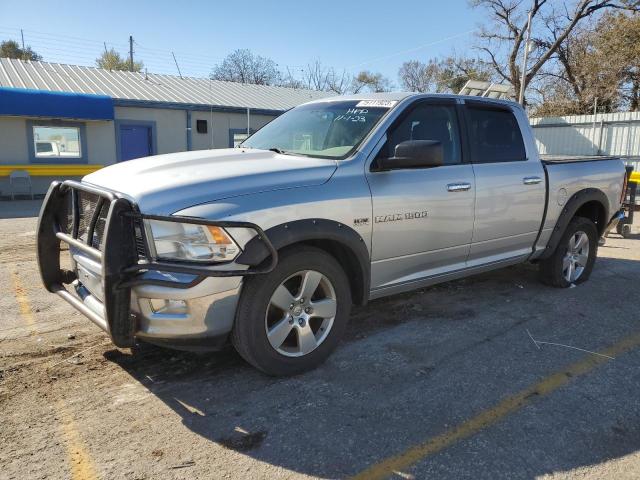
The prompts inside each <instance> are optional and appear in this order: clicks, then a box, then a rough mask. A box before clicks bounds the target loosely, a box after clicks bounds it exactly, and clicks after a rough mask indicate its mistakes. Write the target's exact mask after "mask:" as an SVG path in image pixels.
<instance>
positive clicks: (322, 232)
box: [236, 218, 371, 304]
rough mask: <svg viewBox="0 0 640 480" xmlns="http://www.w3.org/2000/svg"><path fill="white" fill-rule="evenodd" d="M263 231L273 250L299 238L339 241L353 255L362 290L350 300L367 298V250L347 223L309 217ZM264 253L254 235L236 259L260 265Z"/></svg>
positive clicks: (265, 257) (368, 278) (364, 300)
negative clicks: (356, 296) (358, 295)
mask: <svg viewBox="0 0 640 480" xmlns="http://www.w3.org/2000/svg"><path fill="white" fill-rule="evenodd" d="M265 233H266V235H267V237H268V238H269V240H270V241H271V243H272V244H273V246H274V247H275V248H276V249H277V250H280V249H282V248H284V247H286V246H288V245H293V244H295V243H300V242H312V241H323V240H331V241H334V242H337V243H340V244H341V245H343V246H344V247H346V248H347V249H348V250H349V251H350V252H351V253H352V254H353V255H354V257H355V259H356V264H357V267H358V270H359V272H358V274H359V277H360V278H359V280H360V281H361V285H362V294H361V295H360V298H354V302H355V303H357V304H365V303H366V302H367V301H368V299H369V289H370V284H371V259H370V256H369V250H368V249H367V246H366V244H365V242H364V240H363V239H362V237H361V236H360V234H359V233H358V232H356V231H355V230H354V229H352V228H351V227H349V226H347V225H345V224H343V223H339V222H336V221H334V220H327V219H323V218H310V219H305V220H296V221H293V222H288V223H283V224H280V225H276V226H274V227H271V228H269V229H267V231H266V232H265ZM268 255H269V252H268V251H267V250H266V249H265V248H264V245H263V244H262V242H259V241H256V239H255V238H254V239H252V240H251V241H249V242H248V243H247V245H246V246H245V250H244V252H243V253H242V254H241V255H240V256H239V257H238V259H237V260H236V261H237V262H240V263H242V264H245V265H260V264H261V263H263V262H264V261H265V260H266V259H267V258H268Z"/></svg>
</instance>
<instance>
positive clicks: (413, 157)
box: [380, 140, 444, 170]
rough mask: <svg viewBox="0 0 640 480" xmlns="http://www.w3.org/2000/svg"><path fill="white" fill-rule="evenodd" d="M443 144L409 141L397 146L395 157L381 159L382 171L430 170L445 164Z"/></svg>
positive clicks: (430, 141)
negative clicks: (404, 169) (403, 169)
mask: <svg viewBox="0 0 640 480" xmlns="http://www.w3.org/2000/svg"><path fill="white" fill-rule="evenodd" d="M443 158H444V149H443V148H442V142H439V141H437V140H407V141H406V142H400V143H399V144H398V145H396V151H395V152H394V155H393V157H390V158H382V159H380V168H381V169H382V170H397V169H402V168H429V167H439V166H441V165H443V164H444V162H443Z"/></svg>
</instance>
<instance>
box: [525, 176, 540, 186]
mask: <svg viewBox="0 0 640 480" xmlns="http://www.w3.org/2000/svg"><path fill="white" fill-rule="evenodd" d="M541 181H542V179H541V178H540V177H524V178H523V179H522V183H524V184H525V185H537V184H538V183H540V182H541Z"/></svg>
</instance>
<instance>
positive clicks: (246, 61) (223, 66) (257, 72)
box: [211, 49, 281, 85]
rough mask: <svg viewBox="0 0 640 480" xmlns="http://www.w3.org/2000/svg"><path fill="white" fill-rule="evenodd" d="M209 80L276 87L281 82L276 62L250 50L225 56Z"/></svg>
mask: <svg viewBox="0 0 640 480" xmlns="http://www.w3.org/2000/svg"><path fill="white" fill-rule="evenodd" d="M211 78H212V79H214V80H225V81H227V82H238V83H253V84H256V85H276V84H279V83H280V81H281V74H280V71H279V70H278V65H277V64H276V62H274V61H273V60H271V59H270V58H266V57H261V56H260V55H256V54H254V53H253V52H251V50H247V49H239V50H236V51H235V52H233V53H231V54H229V55H227V57H226V58H225V59H224V60H223V61H222V63H220V64H218V65H216V66H215V67H214V68H213V72H212V73H211Z"/></svg>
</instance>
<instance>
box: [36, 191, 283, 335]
mask: <svg viewBox="0 0 640 480" xmlns="http://www.w3.org/2000/svg"><path fill="white" fill-rule="evenodd" d="M89 197H90V201H88V200H87V198H89ZM144 219H153V220H162V221H169V222H184V223H195V224H199V225H212V226H219V227H223V228H224V227H227V228H229V227H231V228H247V229H251V230H253V231H255V232H256V236H257V238H258V239H259V240H260V241H261V242H262V243H263V244H264V246H265V247H266V248H267V249H268V251H269V253H270V256H269V258H268V259H267V260H266V261H265V262H262V263H261V264H260V265H247V267H248V268H247V269H242V270H219V269H217V267H219V266H221V265H224V264H228V263H230V262H217V263H215V264H213V263H211V264H202V263H199V262H186V261H181V262H179V261H175V262H174V261H171V262H168V261H158V260H157V259H154V258H151V257H150V256H149V255H148V249H147V248H146V245H147V244H148V243H147V239H146V234H145V228H144V226H143V223H142V221H143V220H144ZM62 243H66V244H68V245H69V248H70V249H75V250H79V251H81V252H82V253H84V254H85V255H86V256H88V257H89V258H91V259H92V260H94V261H96V262H98V263H100V265H101V267H102V289H103V292H102V293H103V298H104V302H103V304H104V309H103V311H104V317H102V316H100V315H98V314H97V313H96V312H95V311H94V310H92V309H90V308H89V307H88V306H87V305H85V303H84V302H83V301H82V299H81V298H80V297H79V296H78V295H76V294H74V293H71V292H70V291H69V290H68V289H67V288H65V286H64V285H68V284H71V283H73V282H75V281H76V280H78V279H77V275H76V272H75V270H67V269H63V268H61V266H60V252H61V244H62ZM37 258H38V266H39V268H40V276H41V278H42V282H43V284H44V286H45V287H46V289H47V290H48V291H50V292H52V293H56V294H58V295H59V296H60V297H62V298H63V299H64V300H66V301H67V302H69V303H70V304H71V305H72V306H73V307H75V308H76V309H77V310H79V311H80V312H81V313H83V314H84V315H85V316H87V317H88V318H89V319H90V320H91V321H93V322H94V323H95V324H97V325H98V326H99V327H101V328H102V329H103V330H105V331H106V332H107V333H108V334H109V335H110V336H111V339H112V341H113V343H114V344H115V345H116V346H118V347H130V346H132V345H133V342H134V334H135V331H136V318H135V316H134V315H132V313H131V310H130V305H131V288H132V287H133V286H135V285H143V284H147V285H148V284H152V285H160V286H168V287H173V288H190V287H193V286H194V285H196V284H198V283H199V282H201V281H202V280H204V279H205V278H206V277H232V276H247V275H258V274H263V273H268V272H270V271H272V270H273V269H274V268H275V266H276V264H277V261H278V254H277V252H276V250H275V248H274V247H273V245H272V244H271V242H270V241H269V239H268V238H267V236H266V235H265V233H264V232H263V231H262V229H261V228H260V227H258V226H257V225H255V224H253V223H248V222H218V221H208V220H203V219H200V218H193V217H180V216H158V215H143V214H141V213H140V211H139V210H138V207H137V206H136V205H135V204H134V203H133V202H131V201H130V200H128V199H126V198H123V197H122V196H120V195H118V194H116V193H114V192H110V191H106V190H102V189H98V188H95V187H93V186H90V185H86V184H83V183H80V182H76V181H72V180H67V181H65V182H53V183H52V184H51V186H50V187H49V191H48V192H47V196H46V197H45V200H44V203H43V204H42V209H41V210H40V218H39V219H38V230H37ZM73 267H75V265H73ZM145 272H171V273H183V274H189V275H193V276H194V278H193V279H192V280H191V281H189V282H179V281H172V280H163V279H159V278H157V277H154V278H145V275H144V274H145ZM76 290H77V289H76Z"/></svg>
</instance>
